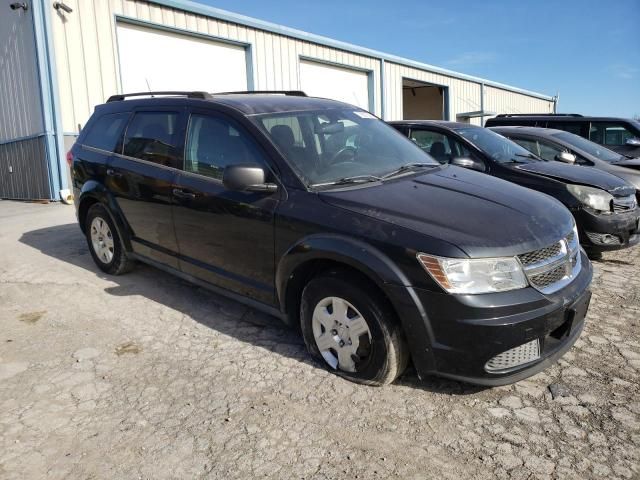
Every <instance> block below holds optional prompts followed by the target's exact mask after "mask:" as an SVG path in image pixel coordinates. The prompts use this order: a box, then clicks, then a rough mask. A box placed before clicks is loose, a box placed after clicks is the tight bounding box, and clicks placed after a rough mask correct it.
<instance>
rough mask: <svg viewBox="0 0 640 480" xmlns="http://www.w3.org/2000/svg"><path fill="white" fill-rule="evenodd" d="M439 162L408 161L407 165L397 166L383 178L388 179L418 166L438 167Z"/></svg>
mask: <svg viewBox="0 0 640 480" xmlns="http://www.w3.org/2000/svg"><path fill="white" fill-rule="evenodd" d="M438 166H439V164H437V163H419V162H418V163H407V164H406V165H403V166H401V167H400V168H397V169H395V170H393V171H392V172H389V173H387V174H386V175H383V176H382V179H383V180H386V179H387V178H391V177H395V176H396V175H400V174H401V173H404V172H408V171H410V170H415V169H416V168H427V167H429V168H432V167H438Z"/></svg>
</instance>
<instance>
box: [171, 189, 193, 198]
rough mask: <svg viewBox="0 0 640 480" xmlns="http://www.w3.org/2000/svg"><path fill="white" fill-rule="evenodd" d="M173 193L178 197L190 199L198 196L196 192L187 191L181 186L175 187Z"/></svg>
mask: <svg viewBox="0 0 640 480" xmlns="http://www.w3.org/2000/svg"><path fill="white" fill-rule="evenodd" d="M173 194H174V195H175V196H176V197H178V198H188V199H190V200H191V199H194V198H196V194H195V193H191V192H185V191H184V190H182V189H181V188H174V189H173Z"/></svg>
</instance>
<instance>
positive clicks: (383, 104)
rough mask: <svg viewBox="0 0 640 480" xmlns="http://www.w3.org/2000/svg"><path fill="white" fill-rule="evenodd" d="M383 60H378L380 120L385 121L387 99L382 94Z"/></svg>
mask: <svg viewBox="0 0 640 480" xmlns="http://www.w3.org/2000/svg"><path fill="white" fill-rule="evenodd" d="M384 70H385V69H384V58H381V59H380V118H381V119H383V120H386V118H385V114H386V111H387V97H386V96H385V94H384V75H385V71H384Z"/></svg>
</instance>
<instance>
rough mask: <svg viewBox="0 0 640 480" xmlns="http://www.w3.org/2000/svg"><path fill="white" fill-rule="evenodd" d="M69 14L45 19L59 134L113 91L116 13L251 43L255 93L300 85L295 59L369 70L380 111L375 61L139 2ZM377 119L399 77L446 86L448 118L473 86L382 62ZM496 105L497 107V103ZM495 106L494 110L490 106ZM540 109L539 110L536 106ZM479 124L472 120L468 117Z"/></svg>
mask: <svg viewBox="0 0 640 480" xmlns="http://www.w3.org/2000/svg"><path fill="white" fill-rule="evenodd" d="M66 3H67V4H68V5H69V6H70V7H71V8H73V9H74V11H73V13H72V14H64V13H57V14H56V15H54V17H53V30H54V41H55V51H56V64H57V73H58V82H59V89H60V100H61V109H62V119H63V124H64V130H65V133H72V132H77V129H78V124H80V125H83V124H84V123H85V122H86V120H87V118H88V117H89V115H90V113H91V111H92V109H93V106H94V105H96V104H98V103H102V102H104V100H105V99H106V98H107V97H108V96H109V95H112V94H113V93H117V92H119V91H120V85H119V78H120V76H119V71H118V70H119V65H118V58H117V38H116V33H115V31H116V30H115V23H116V19H115V17H116V15H117V16H121V17H126V18H128V19H133V20H136V21H143V22H149V23H151V24H156V25H162V26H164V27H170V28H176V29H179V30H182V31H186V32H189V31H190V32H195V33H198V34H203V35H208V36H212V37H219V38H224V39H228V40H232V41H236V42H243V43H246V44H249V45H251V47H250V50H251V55H252V62H251V63H252V69H253V72H252V74H253V78H252V79H251V80H252V82H251V81H250V82H249V83H250V84H251V83H253V87H254V88H255V89H265V90H273V89H275V90H278V89H298V88H300V78H299V77H300V76H299V62H300V58H301V57H304V58H306V59H318V60H321V61H325V62H331V63H336V64H341V65H345V66H352V67H358V68H361V69H366V70H370V71H371V72H372V75H373V82H372V83H373V85H372V89H373V92H372V93H373V100H374V101H373V104H374V108H373V111H374V113H376V114H378V115H380V114H381V113H382V98H381V97H382V95H381V83H380V71H381V61H380V59H379V58H376V57H375V56H367V55H366V54H356V53H352V52H348V51H345V50H341V49H338V48H332V47H328V46H323V45H319V44H317V43H313V42H310V41H304V40H301V39H298V38H292V37H288V36H285V35H282V34H277V33H272V32H267V31H264V30H258V29H255V28H251V27H246V26H242V25H238V24H235V23H231V22H228V21H224V20H220V19H216V18H211V17H206V16H202V15H199V14H194V13H190V12H185V11H181V10H176V9H173V8H170V7H166V6H161V5H157V4H153V3H148V2H145V1H141V0H101V1H98V0H96V1H91V0H66ZM384 70H385V79H384V97H385V118H386V119H388V120H397V119H402V79H403V78H405V77H406V78H410V79H414V80H420V81H423V82H427V83H432V84H436V85H442V86H446V87H448V92H449V117H450V119H451V120H455V119H456V116H457V115H458V114H459V113H463V112H470V111H478V110H480V107H481V102H480V89H481V86H480V83H479V82H475V81H472V80H466V79H461V78H456V77H455V76H449V75H446V74H440V73H434V72H431V71H427V70H421V69H419V68H413V67H409V66H405V65H401V64H399V63H394V62H392V61H387V62H385V68H384ZM486 94H487V98H486V99H485V109H487V110H488V109H493V110H495V111H497V112H499V113H501V112H506V111H515V110H518V111H520V110H521V111H545V112H546V111H551V107H549V105H550V104H551V102H548V101H544V100H536V99H535V98H534V97H530V96H527V95H524V94H519V93H515V92H510V91H506V90H501V89H498V88H493V87H491V88H490V87H487V91H486ZM496 102H498V103H500V105H497V104H496ZM494 104H496V106H495V107H493V106H492V105H494ZM542 107H545V108H542ZM472 121H473V122H474V123H479V122H480V121H479V119H474V120H472Z"/></svg>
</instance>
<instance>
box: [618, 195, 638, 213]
mask: <svg viewBox="0 0 640 480" xmlns="http://www.w3.org/2000/svg"><path fill="white" fill-rule="evenodd" d="M636 207H637V202H636V196H635V195H628V196H626V197H616V198H614V199H613V212H614V213H625V212H630V211H631V210H635V209H636Z"/></svg>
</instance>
